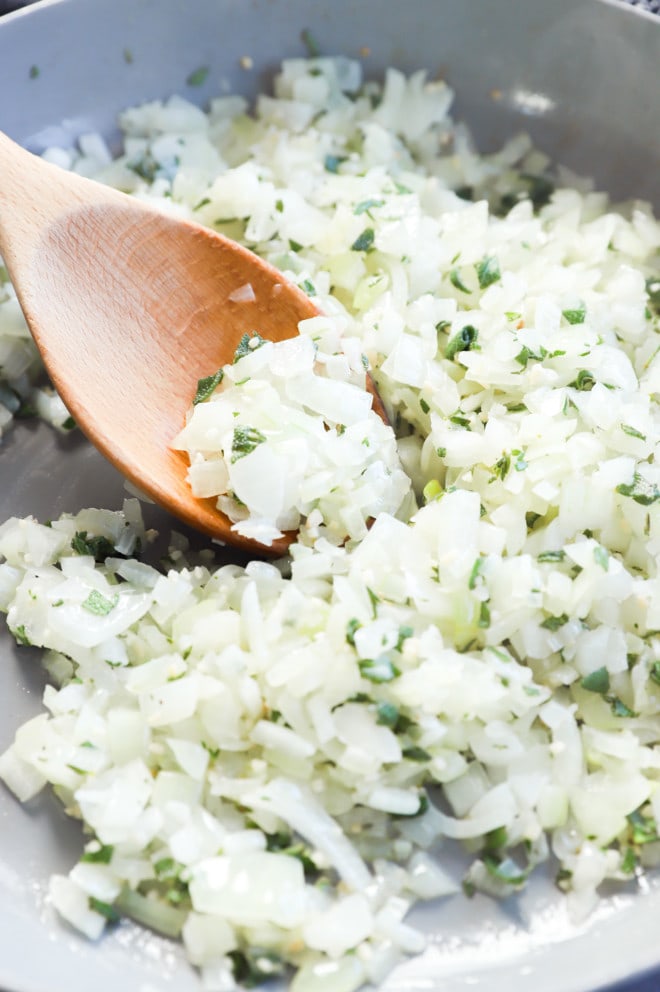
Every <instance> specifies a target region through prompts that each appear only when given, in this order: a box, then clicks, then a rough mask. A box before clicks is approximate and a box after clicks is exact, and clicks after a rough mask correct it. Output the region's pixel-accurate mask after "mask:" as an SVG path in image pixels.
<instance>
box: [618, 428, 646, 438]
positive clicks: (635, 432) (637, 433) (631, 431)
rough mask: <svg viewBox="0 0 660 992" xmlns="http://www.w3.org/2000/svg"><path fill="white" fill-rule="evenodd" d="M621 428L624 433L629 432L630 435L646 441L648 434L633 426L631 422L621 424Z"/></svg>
mask: <svg viewBox="0 0 660 992" xmlns="http://www.w3.org/2000/svg"><path fill="white" fill-rule="evenodd" d="M621 430H622V431H623V433H624V434H629V435H630V437H637V438H639V440H640V441H646V434H642V433H641V431H638V430H637V429H636V428H635V427H631V426H630V424H621Z"/></svg>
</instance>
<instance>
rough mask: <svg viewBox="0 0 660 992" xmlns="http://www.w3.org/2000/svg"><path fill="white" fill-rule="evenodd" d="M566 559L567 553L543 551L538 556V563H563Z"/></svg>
mask: <svg viewBox="0 0 660 992" xmlns="http://www.w3.org/2000/svg"><path fill="white" fill-rule="evenodd" d="M565 557H566V552H565V551H561V550H560V551H542V552H541V554H540V555H537V558H536V560H537V561H545V562H548V561H563V560H564V558H565Z"/></svg>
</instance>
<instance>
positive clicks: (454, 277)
mask: <svg viewBox="0 0 660 992" xmlns="http://www.w3.org/2000/svg"><path fill="white" fill-rule="evenodd" d="M449 281H450V283H451V284H452V286H455V288H456V289H458V290H460V291H461V293H471V292H472V290H470V289H468V288H467V286H466V285H465V283H464V282H463V280H462V279H461V273H460V271H459V270H458V269H452V270H451V272H450V273H449Z"/></svg>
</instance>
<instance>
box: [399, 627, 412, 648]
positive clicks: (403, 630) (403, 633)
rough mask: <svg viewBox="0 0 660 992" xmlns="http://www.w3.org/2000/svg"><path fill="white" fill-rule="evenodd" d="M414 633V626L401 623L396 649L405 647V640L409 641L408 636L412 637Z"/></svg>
mask: <svg viewBox="0 0 660 992" xmlns="http://www.w3.org/2000/svg"><path fill="white" fill-rule="evenodd" d="M414 633H415V631H414V630H413V629H412V627H409V626H408V625H407V624H401V626H400V627H399V636H398V638H397V642H396V650H397V651H400V650H401V648H402V647H403V644H404V641H407V640H408V638H409V637H412V636H413V634H414Z"/></svg>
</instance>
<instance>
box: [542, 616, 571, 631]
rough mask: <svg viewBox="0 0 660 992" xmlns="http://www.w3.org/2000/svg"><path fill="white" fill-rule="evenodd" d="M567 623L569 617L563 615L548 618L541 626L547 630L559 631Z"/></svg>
mask: <svg viewBox="0 0 660 992" xmlns="http://www.w3.org/2000/svg"><path fill="white" fill-rule="evenodd" d="M565 623H568V615H567V614H566V613H561V614H560V615H559V616H558V617H546V619H545V620H544V621H543V623H542V624H541V626H542V627H543V628H544V629H545V630H559V628H560V627H563V626H564V624H565Z"/></svg>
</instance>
